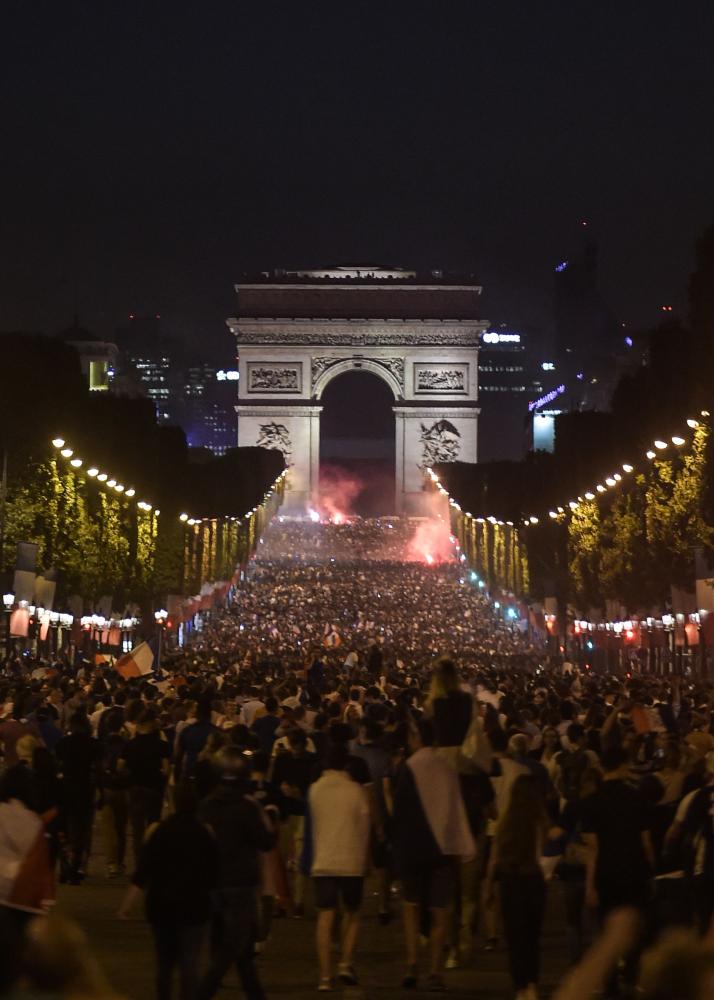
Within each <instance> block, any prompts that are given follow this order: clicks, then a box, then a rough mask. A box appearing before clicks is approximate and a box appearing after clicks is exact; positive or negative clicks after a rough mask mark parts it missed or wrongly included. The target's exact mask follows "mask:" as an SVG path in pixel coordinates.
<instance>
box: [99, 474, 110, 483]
mask: <svg viewBox="0 0 714 1000" xmlns="http://www.w3.org/2000/svg"><path fill="white" fill-rule="evenodd" d="M107 478H108V477H107V474H106V472H100V473H99V475H98V476H97V479H98V480H99V482H100V483H106V481H107Z"/></svg>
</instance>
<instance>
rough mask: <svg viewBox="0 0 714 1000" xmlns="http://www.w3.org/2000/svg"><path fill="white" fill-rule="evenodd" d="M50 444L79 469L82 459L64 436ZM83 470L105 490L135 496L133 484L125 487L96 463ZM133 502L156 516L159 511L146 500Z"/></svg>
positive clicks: (129, 496)
mask: <svg viewBox="0 0 714 1000" xmlns="http://www.w3.org/2000/svg"><path fill="white" fill-rule="evenodd" d="M52 446H53V447H54V448H56V449H57V451H58V453H59V454H60V455H61V457H62V458H64V459H66V460H67V461H68V462H69V464H70V465H71V467H72V468H73V469H81V468H82V466H83V465H84V461H83V459H81V458H80V457H79V456H78V455H76V454H75V452H74V449H73V448H70V447H69V445H68V444H67V443H66V441H65V439H64V438H62V437H56V438H53V439H52ZM85 472H86V474H87V476H89V478H90V479H94V480H95V482H97V483H99V485H100V486H101V487H103V488H104V489H106V490H111V491H113V492H115V493H119V494H123V495H124V496H125V497H128V498H129V499H130V500H131V499H133V498H134V497H135V496H136V490H135V489H134V487H133V486H129V487H128V488H127V487H125V486H124V484H123V483H121V482H119V480H118V479H117V477H116V476H113V475H110V474H109V473H108V472H102V471H101V469H99V467H98V466H96V465H89V466H87V467H86V468H85ZM135 503H136V506H137V507H138V508H139V510H143V511H146V512H149V511H153V513H154V515H155V516H156V517H158V516H159V514H160V513H161V511H160V510H157V509H156V508H155V507H154V506H153V504H150V503H148V502H147V501H146V500H136V501H135Z"/></svg>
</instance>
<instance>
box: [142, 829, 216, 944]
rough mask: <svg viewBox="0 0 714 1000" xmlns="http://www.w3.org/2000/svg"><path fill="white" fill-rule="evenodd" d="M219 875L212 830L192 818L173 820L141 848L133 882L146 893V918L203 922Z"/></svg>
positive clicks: (207, 916) (194, 922) (190, 922)
mask: <svg viewBox="0 0 714 1000" xmlns="http://www.w3.org/2000/svg"><path fill="white" fill-rule="evenodd" d="M218 870H219V854H218V846H217V844H216V840H215V838H214V837H213V835H212V834H211V833H210V831H209V830H208V829H207V828H206V827H205V826H204V825H203V824H202V823H200V822H199V821H198V820H197V819H195V818H194V817H193V816H182V815H181V814H177V815H174V816H169V818H168V819H165V820H164V821H163V823H160V824H159V825H158V826H157V827H156V829H155V830H154V832H153V833H152V834H151V835H150V836H149V838H148V840H146V842H145V843H144V844H143V846H142V848H141V854H140V855H139V863H138V866H137V869H136V874H135V875H134V879H133V881H134V884H135V885H138V886H139V887H140V888H142V889H146V916H147V919H148V920H149V921H150V922H151V923H154V924H159V923H172V924H180V925H184V924H188V925H191V924H202V923H205V922H206V921H207V920H208V919H209V918H210V916H211V892H212V890H213V889H215V888H216V886H217V884H218Z"/></svg>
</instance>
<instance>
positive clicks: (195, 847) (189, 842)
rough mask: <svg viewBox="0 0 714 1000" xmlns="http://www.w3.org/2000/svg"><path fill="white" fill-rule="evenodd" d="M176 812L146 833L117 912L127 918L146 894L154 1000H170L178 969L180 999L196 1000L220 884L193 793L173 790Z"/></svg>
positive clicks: (212, 844) (214, 848)
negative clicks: (153, 964) (153, 963)
mask: <svg viewBox="0 0 714 1000" xmlns="http://www.w3.org/2000/svg"><path fill="white" fill-rule="evenodd" d="M174 802H175V812H174V813H173V815H171V816H169V817H168V818H167V819H165V820H163V822H161V823H159V824H158V826H156V827H154V828H153V829H152V830H150V831H149V833H148V836H147V839H146V841H145V842H144V844H143V845H142V848H141V853H140V855H139V862H138V864H137V867H136V871H135V873H134V877H133V879H132V884H131V886H130V887H129V889H128V890H127V893H126V895H125V897H124V900H123V902H122V904H121V907H120V909H119V917H120V919H122V920H126V919H128V917H129V915H130V913H131V908H132V906H133V904H134V901H135V899H136V897H137V895H138V894H139V893H140V892H141V890H144V892H145V893H146V919H147V920H148V921H149V923H150V924H151V929H152V933H153V936H154V948H155V951H156V998H157V1000H171V997H172V995H173V990H172V980H173V974H174V970H175V969H176V967H178V969H179V973H180V980H181V989H180V995H181V1000H196V998H197V997H198V987H199V981H200V968H201V961H202V956H203V950H204V946H205V943H206V941H207V938H208V931H209V927H210V920H211V915H212V902H213V900H212V894H213V892H214V890H215V889H216V887H217V885H218V867H219V853H218V844H217V843H216V838H215V837H214V835H213V834H212V833H211V831H210V830H209V828H208V827H207V826H206V825H205V824H204V823H202V822H200V821H199V819H198V818H197V805H198V802H197V799H196V792H195V789H194V788H193V787H192V786H191V785H190V784H184V785H180V786H179V787H178V788H177V789H176V795H175V800H174Z"/></svg>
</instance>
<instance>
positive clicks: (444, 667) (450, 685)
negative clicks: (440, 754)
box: [424, 656, 473, 747]
mask: <svg viewBox="0 0 714 1000" xmlns="http://www.w3.org/2000/svg"><path fill="white" fill-rule="evenodd" d="M424 712H425V715H426V716H427V718H430V719H431V720H432V722H433V726H434V737H435V742H436V746H438V747H460V746H461V744H462V743H463V742H464V739H465V738H466V734H467V732H468V731H469V726H470V725H471V715H472V712H473V698H472V697H471V695H470V694H469V693H468V692H467V691H462V689H461V682H460V679H459V672H458V670H457V668H456V664H455V663H454V661H453V660H452V659H450V658H449V657H448V656H442V657H440V658H439V659H438V660H437V661H436V663H435V664H434V671H433V673H432V675H431V684H430V686H429V694H428V696H427V699H426V703H425V705H424Z"/></svg>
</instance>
